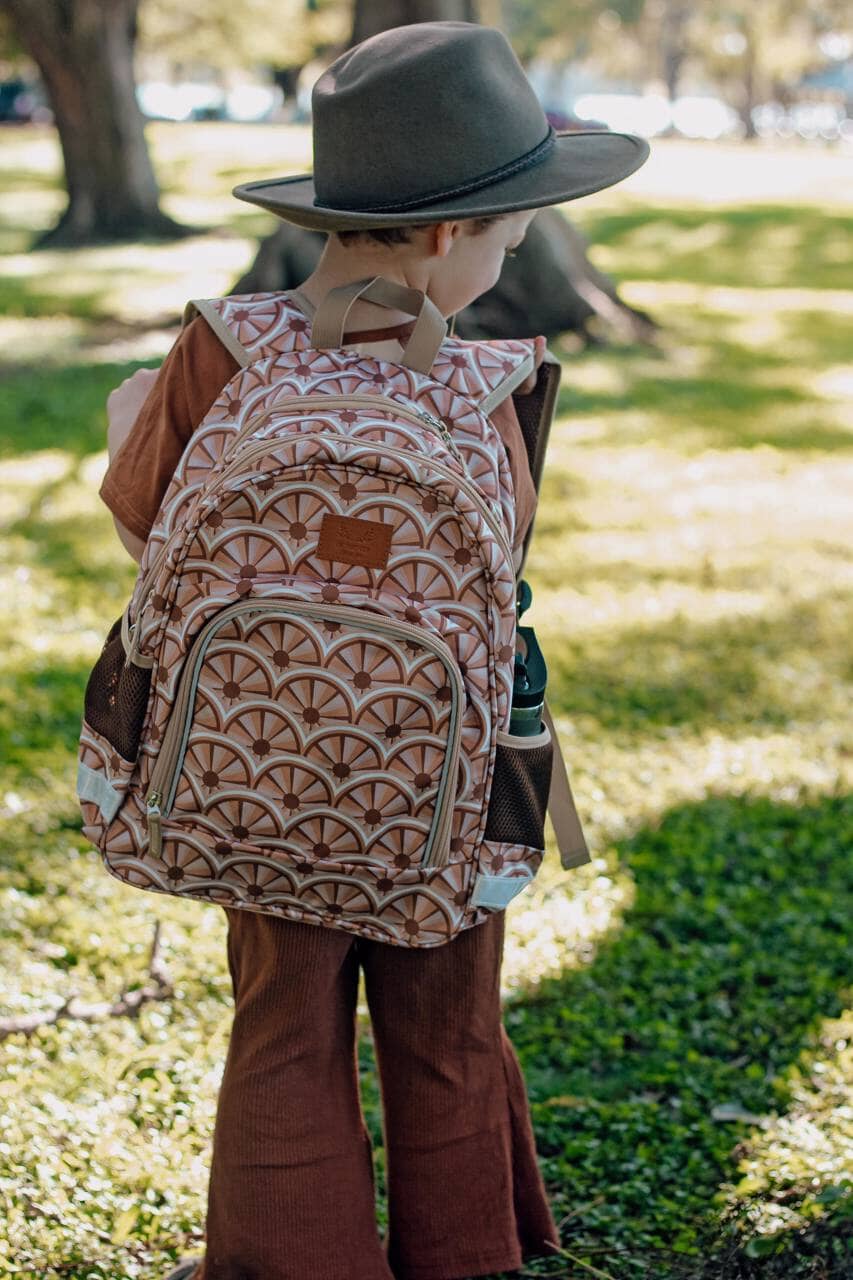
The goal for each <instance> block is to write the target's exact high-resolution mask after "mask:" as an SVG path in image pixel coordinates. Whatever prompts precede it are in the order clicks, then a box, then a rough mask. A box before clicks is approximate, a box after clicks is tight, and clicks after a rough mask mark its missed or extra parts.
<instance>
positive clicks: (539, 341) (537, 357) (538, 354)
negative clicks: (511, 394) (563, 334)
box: [515, 334, 548, 396]
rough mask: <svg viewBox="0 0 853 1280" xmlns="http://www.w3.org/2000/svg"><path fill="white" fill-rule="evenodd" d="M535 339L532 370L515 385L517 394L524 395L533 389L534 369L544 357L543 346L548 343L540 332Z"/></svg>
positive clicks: (534, 384) (534, 380) (534, 381)
mask: <svg viewBox="0 0 853 1280" xmlns="http://www.w3.org/2000/svg"><path fill="white" fill-rule="evenodd" d="M535 341H536V351H535V354H534V357H533V359H534V365H533V372H532V373H531V374H529V375H528V376H527V377H526V378H525V379H524V381H523V382H522V383H520V385H519V386H518V387H516V389H515V394H516V395H517V396H518V395H521V396H526V395H527V394H528V392H530V391H532V390H533V388H534V387H535V386H536V377H537V375H536V370H537V369H538V368H539V366H540V364H541V363H542V361H543V360H544V359H545V348H546V347H547V345H548V339H547V338H545V337H543V335H542V334H540V335H539V336H538V337H537V338H536V340H535Z"/></svg>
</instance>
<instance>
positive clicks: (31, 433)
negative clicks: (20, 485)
mask: <svg viewBox="0 0 853 1280" xmlns="http://www.w3.org/2000/svg"><path fill="white" fill-rule="evenodd" d="M154 363H155V362H153V361H150V360H149V361H139V360H135V361H131V362H125V363H121V364H80V365H65V366H62V367H59V368H41V369H37V368H33V367H29V366H27V367H22V368H13V369H8V370H6V371H4V372H3V377H2V380H1V381H0V458H2V457H16V456H19V455H21V454H27V453H35V452H37V451H38V450H39V449H67V450H68V452H69V453H72V454H73V455H74V456H75V457H78V458H82V457H85V455H86V454H89V453H99V452H100V451H101V450H102V449H105V448H106V431H107V419H106V409H105V405H106V399H107V396H108V395H109V393H110V392H111V391H112V390H113V388H114V387H116V386H117V385H118V384H119V383H120V382H122V381H123V380H124V379H125V378H128V377H129V376H130V375H131V374H132V373H134V372H135V371H136V370H137V369H141V368H143V367H151V366H152V364H154Z"/></svg>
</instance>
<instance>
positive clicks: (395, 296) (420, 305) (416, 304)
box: [311, 276, 447, 373]
mask: <svg viewBox="0 0 853 1280" xmlns="http://www.w3.org/2000/svg"><path fill="white" fill-rule="evenodd" d="M356 298H364V300H365V301H366V302H375V303H377V304H378V305H379V306H381V307H389V308H396V309H397V310H399V311H405V312H407V313H408V314H409V315H411V316H416V317H417V318H416V320H415V327H414V329H413V330H412V336H411V337H410V338H409V341H408V343H407V344H406V346H405V347H404V348H403V358H402V360H401V361H400V363H401V364H403V365H405V366H406V368H407V369H416V370H417V371H418V372H419V373H429V371H430V369H431V368H432V365H433V361H434V360H435V357H436V355H437V354H438V349H439V347H440V346H441V344H442V342H443V341H444V338H445V335H446V333H447V321H446V320H445V318H444V316H443V315H442V314H441V312H440V311H439V309H438V307H437V306H436V305H435V303H434V302H433V301H432V300H431V299H430V298H428V297H427V295H426V294H425V293H424V292H423V291H422V290H421V289H410V288H408V287H407V286H406V285H402V284H397V283H396V282H395V281H393V280H385V279H384V278H383V277H382V276H373V277H372V278H371V279H366V280H354V281H352V282H351V283H350V284H342V285H338V287H337V288H336V289H330V290H329V292H328V293H327V294H326V296H325V298H324V299H323V301H322V302H321V303H320V305H319V307H317V309H316V311H315V313H314V323H313V325H312V328H311V346H312V347H318V348H320V349H322V348H324V347H332V348H336V347H340V346H341V345H342V343H343V338H344V333H345V331H346V322H347V316H348V315H349V311H350V308H351V306H352V304H353V303H354V302H355V300H356Z"/></svg>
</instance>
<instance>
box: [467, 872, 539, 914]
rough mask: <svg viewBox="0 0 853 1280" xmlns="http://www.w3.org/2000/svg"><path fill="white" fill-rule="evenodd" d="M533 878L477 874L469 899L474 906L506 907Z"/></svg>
mask: <svg viewBox="0 0 853 1280" xmlns="http://www.w3.org/2000/svg"><path fill="white" fill-rule="evenodd" d="M532 880H533V877H532V876H487V875H479V876H477V880H476V883H475V885H474V892H473V893H472V894H471V897H470V899H469V901H470V904H471V906H472V907H498V908H500V907H505V906H506V905H507V903H508V902H512V900H513V898H514V897H515V896H516V895H517V894H519V893H521V891H522V889H526V888H527V886H528V885H529V884H530V883H531V881H532Z"/></svg>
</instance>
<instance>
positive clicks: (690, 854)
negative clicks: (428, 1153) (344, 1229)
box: [0, 126, 853, 1280]
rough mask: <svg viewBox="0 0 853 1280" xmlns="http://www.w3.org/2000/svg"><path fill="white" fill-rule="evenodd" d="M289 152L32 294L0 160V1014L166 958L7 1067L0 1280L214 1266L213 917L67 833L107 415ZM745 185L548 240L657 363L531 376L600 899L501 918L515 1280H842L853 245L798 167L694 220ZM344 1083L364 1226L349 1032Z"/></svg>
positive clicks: (216, 181) (33, 206)
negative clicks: (640, 330) (525, 1204)
mask: <svg viewBox="0 0 853 1280" xmlns="http://www.w3.org/2000/svg"><path fill="white" fill-rule="evenodd" d="M306 138H307V135H306V133H305V131H304V130H301V131H300V130H282V131H278V130H269V129H257V130H255V129H247V130H241V131H232V130H230V129H228V128H226V129H223V130H220V129H219V127H217V126H197V127H193V128H187V129H181V128H170V127H168V126H163V127H160V126H158V127H157V128H156V129H154V130H152V139H153V141H154V144H155V152H156V157H157V160H158V167H159V170H160V172H161V175H163V177H164V180H165V183H166V186H167V204H168V207H169V211H170V212H172V213H174V214H175V215H176V216H180V217H185V218H187V219H188V220H192V221H194V222H206V223H207V224H209V225H211V226H214V225H215V224H216V223H217V222H220V221H221V223H222V227H221V229H219V230H212V231H211V233H210V234H209V235H208V236H206V237H198V238H196V239H194V240H192V241H186V242H183V243H182V244H180V245H178V246H163V245H139V246H122V247H120V248H116V249H99V250H91V251H87V252H85V253H82V252H81V253H77V254H73V255H63V254H60V253H44V254H34V255H27V254H26V253H25V248H26V243H27V238H28V236H30V235H31V234H32V233H33V232H36V231H38V230H39V229H40V228H41V227H42V226H46V225H48V223H49V221H50V219H51V217H52V216H54V215H55V212H56V209H57V208H58V204H59V198H58V194H57V191H56V186H55V181H56V179H55V172H56V151H55V147H54V145H53V143H52V141H51V139H50V136H49V134H48V133H47V132H45V131H41V130H34V131H28V130H22V131H18V132H16V133H14V134H10V135H9V142H10V146H9V148H8V154H9V156H10V159H9V162H8V163H9V168H8V169H3V170H0V189H2V191H3V194H4V201H3V205H2V208H0V246H2V248H3V249H4V250H5V252H6V265H7V267H8V271H7V272H6V273H5V281H6V283H5V284H4V286H3V288H4V290H5V292H4V294H3V299H2V300H3V303H4V307H3V318H2V320H0V334H1V335H2V337H3V356H2V361H3V369H2V373H3V379H2V382H0V591H2V593H3V598H4V602H5V607H4V610H3V612H2V614H0V633H2V634H1V637H0V638H2V641H3V650H2V653H3V656H2V659H0V662H2V680H0V755H2V759H3V770H4V773H3V781H2V786H0V912H2V915H0V919H2V925H0V963H2V965H3V967H4V970H5V972H6V973H7V975H9V977H8V979H7V983H6V991H5V995H4V1004H5V1010H4V1012H5V1013H6V1014H9V1015H20V1014H23V1013H28V1012H32V1011H34V1010H50V1009H54V1008H58V1007H60V1006H61V1005H62V1003H63V1002H64V1001H65V1000H67V999H69V998H71V997H72V996H74V995H76V996H77V997H78V999H80V1000H83V1001H97V1000H104V999H113V998H114V997H115V996H116V995H118V993H119V992H120V991H121V990H122V989H123V988H124V987H128V986H130V987H133V986H134V985H137V986H138V985H139V984H140V983H142V982H143V981H144V980H145V978H146V973H147V958H148V950H149V948H150V945H151V940H152V934H153V928H154V923H155V921H158V920H159V921H160V922H161V925H162V947H163V958H164V961H165V963H166V964H167V966H168V968H169V971H170V974H171V977H172V981H173V985H174V995H173V997H172V998H170V999H168V1000H164V1001H161V1002H157V1003H152V1004H149V1005H146V1006H144V1007H143V1008H142V1010H141V1011H140V1013H139V1015H138V1017H136V1018H113V1019H109V1020H107V1021H105V1022H96V1023H92V1024H90V1025H89V1024H84V1023H80V1022H74V1021H71V1020H61V1021H59V1022H58V1023H56V1024H55V1025H52V1026H45V1027H43V1028H42V1029H41V1030H39V1031H38V1032H37V1033H36V1034H35V1035H33V1036H32V1037H31V1038H25V1037H23V1036H11V1037H9V1038H7V1039H6V1040H5V1041H3V1042H2V1044H0V1100H2V1102H0V1203H2V1205H3V1209H4V1213H3V1215H2V1219H3V1225H2V1226H0V1276H3V1275H9V1276H12V1277H15V1276H27V1277H30V1276H32V1277H38V1278H39V1280H42V1277H44V1278H45V1280H60V1278H61V1280H159V1277H160V1276H161V1275H162V1274H163V1273H164V1271H165V1270H167V1269H168V1265H169V1261H170V1259H172V1258H173V1257H175V1256H177V1255H178V1254H180V1253H182V1252H190V1251H193V1250H195V1249H196V1248H197V1247H198V1244H199V1241H200V1238H201V1233H202V1229H203V1212H204V1199H205V1193H206V1178H207V1162H208V1159H209V1150H210V1145H209V1144H210V1136H211V1132H212V1126H213V1119H214V1114H215V1101H216V1090H217V1087H218V1082H219V1077H220V1072H221V1068H222V1063H223V1059H224V1053H225V1049H226V1046H227V1037H228V1030H229V1026H230V1012H231V1005H230V984H229V980H228V975H227V969H226V963H225V948H224V928H223V922H222V920H221V919H220V914H221V913H220V912H219V911H218V910H217V909H216V908H214V907H201V906H194V905H193V904H189V903H181V902H177V901H171V900H169V899H166V898H158V899H156V900H152V898H151V897H149V896H148V895H142V894H138V893H135V892H134V891H133V890H131V889H128V888H126V887H125V886H123V885H121V884H119V883H118V882H117V881H115V880H113V879H111V878H110V877H108V876H107V875H106V874H105V873H104V871H103V870H102V869H101V867H100V864H99V861H98V858H97V855H96V854H95V853H94V852H93V850H91V849H90V848H89V847H88V846H87V845H86V843H85V842H84V841H83V840H82V839H81V836H80V833H79V818H78V811H77V807H76V802H75V801H74V797H73V777H74V772H75V764H76V740H77V732H78V729H79V714H80V708H81V704H82V691H83V686H84V684H85V680H86V677H87V675H88V672H89V670H90V669H91V665H92V663H93V662H94V659H95V657H96V655H97V653H98V650H99V648H100V644H101V643H102V640H103V637H104V635H105V633H106V630H107V629H108V627H109V625H110V623H111V622H112V621H113V619H114V618H115V617H116V616H117V615H118V613H119V612H120V610H121V608H122V606H123V604H124V602H125V600H126V598H127V595H128V593H129V590H130V588H131V586H132V583H133V580H134V569H133V566H132V565H131V563H130V561H129V560H128V558H127V556H126V555H125V553H124V552H123V550H122V549H121V547H120V546H119V544H118V541H117V540H116V539H115V536H114V534H113V531H112V522H111V519H110V517H109V515H108V513H107V512H106V511H105V510H104V509H103V507H101V506H100V504H99V503H98V501H97V497H96V493H97V487H98V484H99V482H100V477H101V475H102V473H103V468H104V465H105V454H104V451H103V440H104V425H105V424H104V412H103V404H104V400H105V397H106V394H107V392H108V391H109V389H111V388H112V387H113V386H114V385H115V384H116V383H117V382H118V381H120V380H121V379H122V378H123V377H125V376H127V374H128V373H129V372H131V371H132V370H133V369H135V368H137V367H139V366H140V364H144V363H148V364H151V363H152V362H156V360H157V359H158V358H159V357H160V355H162V353H163V351H164V350H165V349H167V347H168V345H169V343H170V342H171V341H172V338H173V336H174V321H175V317H177V316H178V315H179V313H180V310H181V308H182V306H183V303H184V301H185V299H186V298H188V297H192V296H205V295H211V294H214V293H216V292H218V291H221V290H226V289H227V287H228V284H229V281H230V280H231V279H233V278H235V277H236V275H237V274H239V272H240V271H241V270H242V269H243V267H244V265H245V263H246V262H247V261H248V259H249V257H250V255H251V249H252V239H251V237H252V236H253V235H255V234H257V233H258V232H259V231H261V230H262V229H264V228H265V227H266V226H267V225H269V224H268V223H267V222H266V221H265V220H264V218H263V216H255V215H254V214H250V215H246V214H244V213H243V211H242V209H241V208H240V207H239V206H237V205H236V203H235V202H233V201H230V200H229V198H228V196H227V191H228V188H229V187H230V185H232V184H233V183H234V182H235V181H237V180H239V179H240V178H241V177H242V176H244V173H245V169H244V167H243V166H244V165H245V166H246V167H248V168H250V169H251V171H252V173H257V175H258V176H264V175H267V174H269V175H272V174H273V173H274V172H275V171H276V169H277V168H278V165H279V164H281V165H282V168H286V167H290V168H293V169H298V168H301V167H302V166H303V164H304V162H305V158H306V157H305V146H306ZM276 147H280V148H281V151H280V154H279V156H276V155H275V149H276ZM744 154H745V152H744V151H740V152H734V151H732V152H729V151H726V150H725V149H723V150H714V149H704V151H703V153H702V156H701V157H700V163H699V164H698V167H697V169H696V172H699V173H700V176H701V171H702V168H703V166H704V165H706V164H707V167H708V170H709V173H713V175H714V181H715V183H716V185H715V186H714V188H713V190H712V185H711V181H710V179H709V182H708V187H707V190H706V189H705V188H703V187H701V186H700V185H694V187H693V189H692V192H693V193H692V196H691V197H690V198H688V197H686V196H684V195H683V194H682V198H681V199H680V200H678V201H673V200H672V199H671V198H670V197H669V195H668V193H669V192H671V191H672V190H673V189H674V188H675V187H676V186H677V180H678V174H679V172H680V170H681V167H682V166H683V164H684V153H683V151H682V150H680V149H679V148H678V147H675V148H672V149H668V148H667V146H666V144H659V146H658V147H657V148H656V158H655V165H656V166H657V167H656V168H655V169H654V170H652V171H651V174H650V176H646V177H645V178H643V181H644V182H645V183H646V186H645V187H643V188H639V189H638V188H637V186H636V185H634V186H632V185H631V183H629V184H626V186H625V187H624V188H617V189H615V190H614V191H613V192H608V193H601V195H599V196H597V197H593V198H591V199H589V200H587V201H583V202H581V203H580V204H579V205H578V206H576V207H573V208H572V214H573V216H574V217H576V218H577V219H578V221H579V222H581V223H582V225H583V227H584V229H585V230H586V231H587V233H588V234H589V235H590V237H591V239H592V243H593V248H592V250H591V252H592V254H593V256H594V258H595V260H596V261H597V262H598V263H599V264H600V265H601V266H602V267H603V268H604V269H606V270H610V271H613V272H615V273H616V274H617V275H618V277H619V278H620V282H621V287H622V289H623V292H624V293H625V295H626V296H627V297H629V298H630V299H631V300H633V301H636V303H637V305H640V306H644V307H648V308H650V309H651V310H652V311H653V312H654V313H655V314H656V315H657V316H658V318H659V319H660V320H661V321H662V322H663V326H664V327H663V332H662V336H661V340H660V342H659V344H658V346H657V347H656V348H654V349H649V348H639V347H638V348H633V347H624V346H619V347H613V348H608V349H591V350H589V351H587V352H584V353H580V354H579V353H577V352H575V351H574V350H573V349H572V347H571V344H570V343H569V342H568V341H566V342H565V343H563V342H556V343H554V344H553V346H554V348H555V350H557V352H558V353H559V354H560V355H561V356H562V358H563V359H564V378H563V388H562V392H561V400H560V409H559V417H558V421H557V423H556V425H555V428H554V433H553V438H552V444H551V449H550V452H549V466H548V474H547V477H546V482H545V486H544V489H543V497H542V504H541V507H540V511H539V514H538V517H537V529H536V536H535V538H534V542H533V546H532V552H531V557H530V561H529V576H530V579H531V581H532V584H533V588H534V595H535V605H534V615H535V616H534V621H535V622H536V624H537V628H538V630H539V632H540V635H541V638H542V639H543V641H544V644H545V648H546V653H547V655H548V657H549V661H550V671H551V685H552V689H553V695H552V702H553V707H554V711H555V714H556V716H557V718H558V722H559V725H560V730H561V735H562V737H563V742H564V746H565V750H566V754H567V758H568V760H569V763H570V767H571V772H572V784H573V789H574V792H575V795H576V798H577V802H578V806H579V809H580V811H581V813H582V815H583V817H584V825H585V828H586V831H587V835H588V838H589V840H590V843H591V846H592V848H593V852H594V861H593V864H592V865H591V866H590V867H587V868H582V869H580V870H578V871H575V872H572V873H562V872H561V871H560V870H559V868H558V864H557V859H556V855H555V854H554V852H553V850H552V851H551V852H550V854H549V857H548V858H547V859H546V863H545V866H544V868H543V870H542V871H541V872H540V875H539V877H538V878H537V881H536V882H535V884H534V886H533V887H532V888H531V889H530V890H528V891H527V892H526V893H525V894H524V895H522V897H521V898H520V899H518V900H517V901H516V902H515V903H513V904H512V905H511V907H510V909H509V926H510V927H509V931H508V938H507V946H506V958H505V965H504V975H503V981H504V993H505V1000H506V1005H505V1009H506V1015H505V1016H506V1022H507V1026H508V1029H509V1031H510V1034H511V1036H512V1038H513V1041H514V1043H515V1045H516V1047H517V1049H518V1052H519V1055H520V1057H521V1059H522V1062H523V1065H524V1069H525V1075H526V1079H527V1082H528V1091H529V1095H530V1099H531V1106H532V1111H533V1117H534V1123H535V1126H536V1134H537V1143H538V1147H539V1151H540V1155H541V1159H542V1168H543V1172H544V1174H545V1177H546V1180H547V1184H548V1188H549V1193H550V1195H551V1198H552V1203H553V1206H554V1211H555V1214H556V1215H557V1217H558V1218H559V1219H560V1220H561V1222H562V1233H563V1244H564V1252H563V1254H561V1255H559V1256H556V1257H555V1258H553V1259H551V1260H542V1261H538V1262H535V1263H534V1262H531V1263H529V1264H528V1265H527V1267H526V1269H525V1274H526V1275H530V1276H540V1277H546V1276H550V1277H557V1276H559V1277H566V1278H568V1280H581V1277H589V1276H590V1275H594V1274H596V1273H597V1274H599V1275H603V1276H606V1277H609V1278H610V1280H646V1278H648V1280H681V1278H682V1277H684V1278H685V1280H686V1278H687V1277H690V1280H746V1278H748V1280H752V1278H753V1277H755V1280H783V1278H784V1280H827V1278H831V1280H840V1277H842V1276H846V1275H848V1274H849V1273H850V1270H851V1262H853V1258H851V1239H853V1209H851V1184H853V1130H851V1123H850V1109H849V1092H850V1088H851V1084H853V1049H851V1045H853V1009H852V1008H851V1006H853V999H851V994H850V964H849V920H850V918H851V908H853V874H851V870H850V859H849V849H850V844H851V837H853V807H851V800H850V773H851V768H850V761H851V736H850V727H849V700H850V686H851V683H853V666H851V660H850V649H849V635H850V633H851V630H853V617H851V613H853V609H851V603H850V602H851V594H850V591H849V587H850V578H851V573H850V560H849V545H850V537H851V523H853V516H851V509H850V503H849V493H850V489H851V480H852V479H853V459H851V456H850V440H851V428H853V419H851V415H850V409H849V390H850V387H851V385H853V366H851V360H850V351H851V349H853V345H851V340H853V302H851V294H850V292H849V290H850V286H851V283H853V279H851V277H853V272H851V268H850V265H849V264H848V263H846V262H845V261H844V260H843V257H842V254H841V248H840V246H842V245H843V239H844V237H846V236H848V235H849V224H850V221H851V219H852V218H853V212H851V210H850V209H849V208H847V207H846V206H844V204H843V202H841V201H840V200H838V199H835V201H834V203H833V206H832V208H831V209H829V210H827V211H825V212H823V211H821V210H820V209H819V208H818V207H817V206H816V204H815V203H814V202H813V198H812V196H811V193H810V191H809V189H808V188H809V182H808V181H807V180H806V179H807V177H808V172H809V168H810V166H813V165H815V164H818V163H819V165H820V166H824V167H825V166H826V164H827V163H828V161H827V157H826V155H825V154H824V153H821V156H820V157H819V160H818V161H815V160H814V158H813V157H811V156H810V153H807V152H806V151H800V152H797V153H796V155H794V154H793V153H786V152H783V153H781V154H779V155H778V156H777V157H775V159H774V156H773V155H772V154H771V153H768V152H763V151H762V152H761V153H756V155H757V160H756V164H757V165H758V166H759V167H761V166H763V169H764V171H766V173H767V174H768V182H770V184H771V186H772V189H773V191H774V198H773V201H772V202H766V203H762V202H761V201H760V200H758V199H757V198H756V193H755V191H754V190H753V189H749V191H748V198H747V199H746V200H744V201H742V202H738V201H737V200H735V199H730V200H728V201H725V200H722V199H721V198H720V187H721V185H722V186H723V187H725V183H723V184H721V183H720V181H719V175H720V173H723V174H725V173H731V174H735V173H740V172H742V164H743V157H744ZM667 157H670V159H669V160H667ZM840 163H841V160H840V159H839V164H840ZM739 166H740V167H739ZM821 172H823V168H822V169H821ZM644 173H645V171H643V170H641V171H640V175H638V178H639V177H640V176H641V175H643V174H644ZM804 175H805V177H804ZM633 182H634V180H633V179H632V183H633ZM786 182H790V183H791V184H792V186H791V190H790V199H788V190H787V188H786V187H785V183H786ZM655 184H657V187H655ZM794 184H795V185H796V189H794ZM734 186H735V182H734V180H732V181H731V182H729V184H728V187H727V188H726V189H729V190H731V189H734ZM813 189H814V187H813ZM833 189H834V190H835V188H833ZM691 201H692V202H691ZM362 1012H363V1009H362ZM359 1063H360V1071H361V1078H362V1097H363V1103H364V1107H365V1114H366V1119H367V1123H368V1127H369V1129H370V1132H371V1136H372V1138H373V1141H374V1149H375V1163H376V1171H377V1191H378V1206H377V1208H378V1220H379V1223H380V1226H384V1224H385V1221H386V1213H387V1209H386V1202H385V1192H384V1158H383V1157H384V1151H383V1147H382V1130H381V1112H380V1097H379V1092H378V1084H377V1079H376V1073H375V1067H374V1061H373V1056H372V1047H371V1042H370V1036H369V1027H368V1025H367V1023H366V1022H365V1023H364V1024H363V1027H362V1035H361V1041H360V1047H359ZM593 1269H594V1270H593Z"/></svg>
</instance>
